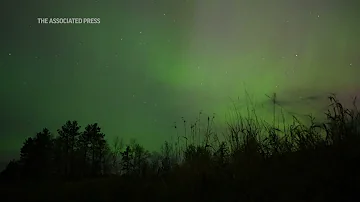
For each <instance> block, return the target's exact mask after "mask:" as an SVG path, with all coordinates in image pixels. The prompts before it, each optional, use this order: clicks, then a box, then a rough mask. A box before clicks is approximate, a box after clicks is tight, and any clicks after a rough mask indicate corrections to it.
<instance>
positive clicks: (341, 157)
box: [1, 95, 360, 202]
mask: <svg viewBox="0 0 360 202" xmlns="http://www.w3.org/2000/svg"><path fill="white" fill-rule="evenodd" d="M274 100H275V96H274ZM329 101H330V103H331V104H330V106H329V109H328V111H327V112H326V117H327V120H326V122H324V123H322V124H318V123H315V119H314V118H313V117H311V116H309V120H310V122H311V124H310V125H305V124H303V123H302V122H301V121H299V120H298V119H297V118H296V117H295V116H294V117H293V121H292V124H290V125H288V126H285V125H284V126H283V127H280V125H279V124H276V122H275V118H274V121H273V122H272V123H267V122H265V121H263V120H261V119H260V117H258V116H257V115H256V112H255V109H251V108H248V114H247V116H243V115H242V114H240V113H238V112H236V110H234V113H233V114H232V116H231V118H230V120H229V121H228V124H227V132H224V133H222V134H218V133H216V131H214V130H213V125H214V119H215V115H214V116H212V117H210V116H209V117H206V118H205V120H202V112H200V113H199V116H198V118H197V120H196V121H195V122H194V123H190V124H189V123H188V122H187V121H186V120H185V119H184V118H183V119H182V123H181V124H180V125H181V127H180V126H179V125H177V124H175V125H174V129H175V130H176V138H174V141H170V142H165V143H164V145H163V146H162V148H161V152H160V153H150V152H148V151H146V150H145V149H144V148H143V147H142V146H141V145H139V144H137V143H136V141H133V142H132V143H130V144H128V145H126V146H124V145H122V143H121V145H122V146H119V143H116V144H115V145H116V146H115V147H113V148H112V150H110V151H109V156H111V158H112V159H113V160H112V161H111V163H110V164H111V165H112V167H117V166H119V167H120V170H121V171H119V170H118V168H116V171H115V172H114V170H112V171H111V172H103V173H102V174H101V175H100V176H96V177H95V176H90V177H87V178H82V179H81V180H72V181H68V180H63V179H55V178H49V179H47V180H45V181H39V180H32V181H28V180H25V179H23V178H22V177H19V176H18V175H17V174H16V173H17V172H16V168H17V166H16V162H15V161H14V162H13V163H9V165H8V167H7V169H5V170H4V171H3V172H2V179H4V180H3V182H2V183H1V192H2V197H3V198H7V199H12V200H20V199H23V200H48V201H277V202H279V201H293V202H297V201H299V202H300V201H315V202H316V201H329V200H336V201H357V200H358V199H360V198H359V196H358V192H357V190H358V189H359V188H360V187H359V183H358V182H359V180H360V178H359V176H360V175H359V169H358V162H359V160H360V148H359V143H360V113H359V111H358V109H357V107H356V104H355V101H356V100H354V107H353V108H352V109H345V108H344V107H343V105H341V103H340V102H339V101H338V100H337V99H336V97H335V95H331V96H330V97H329ZM275 104H276V103H275V101H274V105H275ZM274 107H275V106H274ZM274 117H275V110H274ZM282 117H284V116H282ZM284 123H285V121H284ZM202 124H205V127H202ZM182 130H183V131H182ZM119 156H122V157H119ZM125 168H126V169H125ZM16 176H18V177H16ZM5 179H8V180H5Z"/></svg>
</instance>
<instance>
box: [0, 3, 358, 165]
mask: <svg viewBox="0 0 360 202" xmlns="http://www.w3.org/2000/svg"><path fill="white" fill-rule="evenodd" d="M1 8H3V9H4V11H3V12H1V13H2V14H1V15H2V19H3V20H5V19H6V22H4V23H3V25H2V30H5V32H4V31H2V32H1V35H2V36H1V52H0V53H1V54H0V57H1V60H0V62H1V63H0V64H1V69H0V75H1V82H2V83H1V86H2V87H3V88H1V100H2V104H1V112H2V116H1V117H2V119H1V120H2V122H1V124H2V125H1V126H2V131H1V133H0V147H1V150H0V153H1V156H0V158H2V159H4V158H9V157H10V156H14V155H17V152H18V150H19V148H20V145H21V144H22V142H23V140H24V138H25V137H27V136H32V135H33V134H35V133H36V132H38V131H40V130H41V129H42V128H43V127H49V128H50V129H51V130H52V131H55V130H56V129H57V128H59V127H61V125H62V124H63V123H65V121H66V120H68V119H70V120H72V119H75V120H78V121H79V122H80V123H81V125H82V126H84V125H85V124H88V123H92V122H99V124H100V126H101V127H102V128H103V131H104V132H105V133H106V136H107V138H108V139H113V138H114V137H115V136H120V137H123V138H125V139H126V140H128V139H130V138H136V139H137V140H139V142H140V143H142V144H144V146H145V147H146V148H148V149H150V150H155V149H158V148H159V146H160V143H162V142H163V141H164V140H165V139H166V138H169V136H170V135H173V134H174V130H173V128H172V126H173V122H174V121H179V120H180V117H182V116H184V117H185V118H186V119H188V120H189V121H190V120H194V119H195V118H196V116H197V114H198V112H199V111H200V110H203V111H204V113H205V115H206V114H208V115H211V114H212V113H216V114H217V116H216V120H217V124H218V126H221V125H222V124H223V123H224V121H225V113H226V112H227V111H228V110H229V106H231V99H230V98H233V99H236V98H237V97H239V102H238V104H239V106H240V107H243V106H244V103H246V102H245V96H244V95H245V90H246V91H247V92H248V93H249V94H250V97H251V98H252V99H253V101H254V102H255V103H257V106H258V107H257V112H258V115H259V116H261V117H262V118H264V119H269V118H271V117H272V106H271V105H270V102H269V99H268V98H267V97H266V96H265V94H267V95H272V94H273V93H274V92H276V93H277V98H278V101H279V103H280V104H281V105H282V107H283V108H284V109H285V110H286V111H288V112H293V113H296V114H308V113H313V114H315V115H319V113H321V112H322V110H323V109H324V108H323V107H324V106H326V104H327V102H326V96H327V94H328V93H329V92H335V93H338V96H339V97H340V98H341V100H342V101H344V102H345V103H347V104H348V103H350V100H351V97H352V96H355V95H357V94H359V89H360V88H359V87H360V80H359V79H358V78H359V75H360V74H359V73H360V69H359V67H360V66H359V65H360V55H359V49H358V48H359V47H360V39H359V37H358V36H360V26H359V19H360V18H359V16H360V15H359V14H357V13H358V10H357V8H358V3H356V1H339V0H318V1H316V3H315V1H310V0H302V1H300V0H276V1H266V0H251V1H250V0H226V1H220V0H197V1H191V0H173V1H165V0H161V1H160V0H151V1H150V0H132V1H126V0H121V1H100V0H99V1H86V3H85V1H76V2H75V1H71V2H70V1H61V2H60V1H59V2H53V1H52V2H51V3H50V2H49V1H44V0H42V1H21V2H20V1H10V0H8V1H6V2H4V3H2V5H1ZM15 11H16V12H15ZM20 13H21V15H20ZM38 17H81V18H83V17H90V18H92V17H94V18H95V17H98V18H101V23H100V24H94V25H83V24H76V25H69V24H67V25H45V24H37V18H38Z"/></svg>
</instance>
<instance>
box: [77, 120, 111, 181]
mask: <svg viewBox="0 0 360 202" xmlns="http://www.w3.org/2000/svg"><path fill="white" fill-rule="evenodd" d="M104 138H105V134H103V133H101V128H100V127H99V126H98V124H97V123H94V124H89V125H87V126H86V127H85V131H84V132H83V133H82V134H81V136H80V138H79V146H80V148H81V151H82V156H83V159H82V160H83V166H86V167H87V166H88V165H90V171H89V170H88V171H87V172H90V173H87V174H91V175H98V174H100V172H102V171H103V169H104V162H105V153H106V147H107V146H108V145H107V142H106V141H105V139H104Z"/></svg>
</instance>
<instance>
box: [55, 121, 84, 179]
mask: <svg viewBox="0 0 360 202" xmlns="http://www.w3.org/2000/svg"><path fill="white" fill-rule="evenodd" d="M79 130H80V126H79V125H78V122H77V121H67V122H66V123H65V124H64V125H63V126H62V127H61V129H58V134H59V141H58V142H57V143H58V144H59V145H58V146H59V147H60V148H59V149H60V151H61V154H62V156H61V161H62V165H63V166H64V167H63V169H64V170H63V174H64V175H65V176H68V177H69V176H71V175H73V174H74V168H75V160H76V159H75V156H76V155H75V152H76V151H77V141H78V138H79V136H80V131H79Z"/></svg>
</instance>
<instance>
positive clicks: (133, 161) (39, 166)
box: [1, 121, 155, 180]
mask: <svg viewBox="0 0 360 202" xmlns="http://www.w3.org/2000/svg"><path fill="white" fill-rule="evenodd" d="M153 156H155V155H153ZM149 157H150V153H149V152H148V151H146V150H145V149H144V148H143V147H142V146H141V145H139V144H138V143H136V141H132V142H131V143H130V144H128V145H127V146H126V147H125V148H124V144H123V142H122V141H121V139H119V138H117V139H116V140H115V142H114V143H113V145H112V148H110V144H109V143H108V142H107V141H106V139H105V134H104V133H102V132H101V128H100V127H99V125H98V124H97V123H94V124H89V125H87V126H86V127H85V129H84V130H83V131H81V127H80V126H79V124H78V122H77V121H67V122H66V123H65V124H64V125H63V126H62V127H61V129H58V130H57V135H54V134H53V133H51V132H50V131H49V130H48V129H47V128H44V129H43V130H42V131H41V132H39V133H37V134H36V135H35V136H34V137H29V138H27V139H26V140H25V141H24V144H23V146H22V147H21V149H20V159H19V160H12V161H11V162H10V163H9V164H8V165H7V167H6V169H5V170H4V171H3V172H2V173H1V178H2V179H8V180H20V179H21V180H48V179H68V180H75V179H82V178H89V177H97V176H104V175H111V174H125V173H128V174H129V173H132V174H134V173H137V174H138V175H141V174H142V172H143V170H144V169H145V164H146V165H147V166H148V164H149V163H148V160H149ZM120 159H121V162H120Z"/></svg>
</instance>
